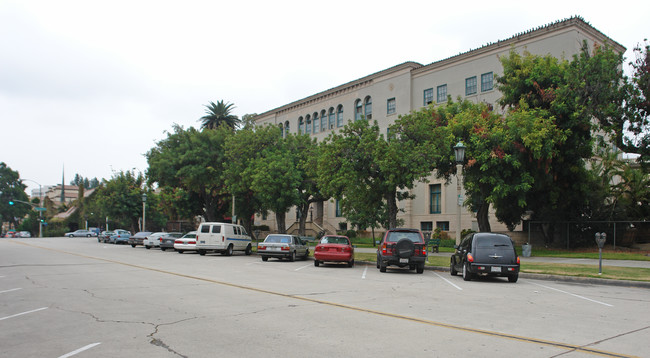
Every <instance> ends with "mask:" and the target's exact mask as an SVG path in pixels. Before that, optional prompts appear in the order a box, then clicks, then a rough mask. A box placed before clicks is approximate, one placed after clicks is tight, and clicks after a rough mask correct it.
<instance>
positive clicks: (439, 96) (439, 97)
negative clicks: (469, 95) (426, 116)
mask: <svg viewBox="0 0 650 358" xmlns="http://www.w3.org/2000/svg"><path fill="white" fill-rule="evenodd" d="M446 101H447V85H442V86H438V87H437V88H436V102H438V103H442V102H446Z"/></svg>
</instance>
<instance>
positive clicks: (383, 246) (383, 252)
mask: <svg viewBox="0 0 650 358" xmlns="http://www.w3.org/2000/svg"><path fill="white" fill-rule="evenodd" d="M381 253H382V254H387V253H388V246H387V245H386V243H384V244H383V245H381Z"/></svg>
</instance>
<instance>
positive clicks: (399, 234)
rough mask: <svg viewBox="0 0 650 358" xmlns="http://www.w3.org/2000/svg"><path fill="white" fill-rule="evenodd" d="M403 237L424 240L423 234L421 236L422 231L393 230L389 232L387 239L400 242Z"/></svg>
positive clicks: (418, 240)
mask: <svg viewBox="0 0 650 358" xmlns="http://www.w3.org/2000/svg"><path fill="white" fill-rule="evenodd" d="M401 239H409V240H411V241H413V242H422V236H420V233H419V232H414V231H391V232H389V233H388V237H387V238H386V241H388V242H398V241H400V240H401Z"/></svg>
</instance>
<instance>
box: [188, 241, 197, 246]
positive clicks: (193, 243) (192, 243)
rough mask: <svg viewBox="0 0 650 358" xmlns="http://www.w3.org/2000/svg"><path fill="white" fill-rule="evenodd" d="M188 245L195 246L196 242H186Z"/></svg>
mask: <svg viewBox="0 0 650 358" xmlns="http://www.w3.org/2000/svg"><path fill="white" fill-rule="evenodd" d="M188 244H191V245H196V241H190V242H188Z"/></svg>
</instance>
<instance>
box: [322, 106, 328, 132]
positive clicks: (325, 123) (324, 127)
mask: <svg viewBox="0 0 650 358" xmlns="http://www.w3.org/2000/svg"><path fill="white" fill-rule="evenodd" d="M326 129H327V112H326V111H325V110H322V111H320V131H321V132H325V130H326Z"/></svg>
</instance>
